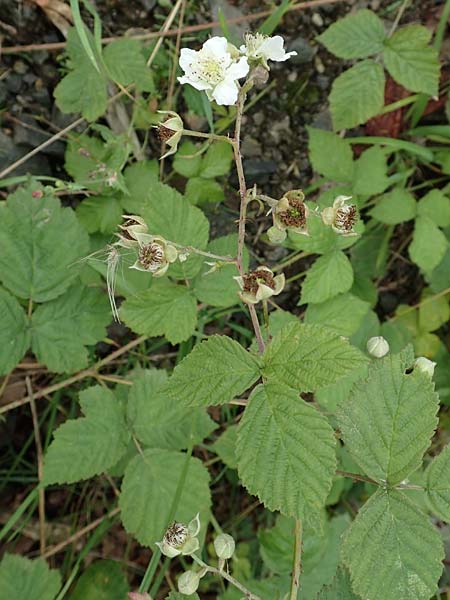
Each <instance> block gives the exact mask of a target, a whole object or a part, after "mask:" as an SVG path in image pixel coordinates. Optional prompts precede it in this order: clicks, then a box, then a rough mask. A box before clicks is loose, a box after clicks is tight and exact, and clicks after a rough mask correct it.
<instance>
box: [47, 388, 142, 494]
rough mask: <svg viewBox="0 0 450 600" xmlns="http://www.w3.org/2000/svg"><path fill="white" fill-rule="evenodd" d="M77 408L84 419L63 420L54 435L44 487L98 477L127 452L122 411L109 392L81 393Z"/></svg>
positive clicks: (125, 428) (120, 405) (103, 389)
mask: <svg viewBox="0 0 450 600" xmlns="http://www.w3.org/2000/svg"><path fill="white" fill-rule="evenodd" d="M80 406H81V410H82V411H83V413H84V414H85V415H86V416H85V417H82V418H79V419H71V420H69V421H66V422H65V423H64V424H63V425H61V426H60V427H59V428H58V429H57V430H56V431H55V433H54V440H53V442H52V443H51V444H50V447H49V449H48V451H47V454H46V456H45V462H44V483H45V485H49V484H51V483H73V482H75V481H80V480H82V479H88V478H89V477H94V475H99V474H100V473H103V472H104V471H106V470H107V469H109V468H110V467H112V466H113V465H114V464H116V463H117V461H118V460H119V459H120V458H121V457H122V456H123V455H124V454H125V452H126V451H127V448H128V443H129V441H130V439H131V435H130V432H129V430H128V427H127V424H126V421H125V411H124V408H123V406H122V404H121V403H120V402H119V400H118V399H117V398H116V397H115V396H114V394H113V393H112V392H111V391H110V390H108V389H106V388H104V387H101V386H95V387H91V388H89V389H87V390H84V391H82V392H80Z"/></svg>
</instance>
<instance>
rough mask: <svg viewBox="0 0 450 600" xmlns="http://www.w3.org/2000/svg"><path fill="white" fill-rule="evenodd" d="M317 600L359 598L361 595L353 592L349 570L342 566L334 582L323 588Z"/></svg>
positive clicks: (354, 599)
mask: <svg viewBox="0 0 450 600" xmlns="http://www.w3.org/2000/svg"><path fill="white" fill-rule="evenodd" d="M316 600H359V596H356V595H355V594H354V593H353V590H352V586H351V582H350V577H349V574H348V573H347V571H346V570H345V569H342V568H340V569H338V572H337V573H336V577H335V578H334V579H333V582H332V583H331V584H330V585H327V586H326V587H324V588H322V590H321V591H320V593H319V594H318V596H317V599H316Z"/></svg>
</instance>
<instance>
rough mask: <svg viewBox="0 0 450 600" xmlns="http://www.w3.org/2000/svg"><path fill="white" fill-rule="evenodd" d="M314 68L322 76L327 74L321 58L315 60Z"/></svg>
mask: <svg viewBox="0 0 450 600" xmlns="http://www.w3.org/2000/svg"><path fill="white" fill-rule="evenodd" d="M314 66H315V67H316V71H317V72H318V73H320V74H322V73H324V72H325V66H324V64H323V62H322V61H321V60H320V57H319V56H316V58H315V60H314Z"/></svg>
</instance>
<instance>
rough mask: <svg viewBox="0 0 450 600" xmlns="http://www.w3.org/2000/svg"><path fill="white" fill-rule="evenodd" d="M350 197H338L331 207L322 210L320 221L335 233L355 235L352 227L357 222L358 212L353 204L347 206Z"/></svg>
mask: <svg viewBox="0 0 450 600" xmlns="http://www.w3.org/2000/svg"><path fill="white" fill-rule="evenodd" d="M351 198H352V197H351V196H338V197H337V198H336V200H335V201H334V202H333V206H329V207H328V208H324V209H323V210H322V221H323V222H324V223H325V225H331V227H332V228H333V230H334V231H335V232H336V233H341V234H344V235H356V234H355V232H354V230H353V227H354V226H355V225H356V223H357V221H358V210H357V208H356V206H355V205H354V204H347V201H348V200H351Z"/></svg>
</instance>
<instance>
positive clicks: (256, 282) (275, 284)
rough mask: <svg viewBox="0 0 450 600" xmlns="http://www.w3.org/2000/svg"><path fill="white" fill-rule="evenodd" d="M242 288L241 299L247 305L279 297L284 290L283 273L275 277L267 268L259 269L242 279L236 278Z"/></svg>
mask: <svg viewBox="0 0 450 600" xmlns="http://www.w3.org/2000/svg"><path fill="white" fill-rule="evenodd" d="M234 279H235V280H236V281H237V282H238V284H239V287H240V288H241V290H242V292H240V293H239V297H240V299H241V300H242V301H243V302H246V303H247V304H258V302H260V301H261V300H267V298H270V297H271V296H278V294H281V292H282V291H283V288H284V284H285V279H284V275H283V273H281V274H280V275H276V276H275V277H274V274H273V272H272V271H271V270H270V269H268V268H267V267H258V268H257V269H255V270H254V271H251V272H250V273H246V274H245V275H243V276H242V277H235V278H234Z"/></svg>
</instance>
